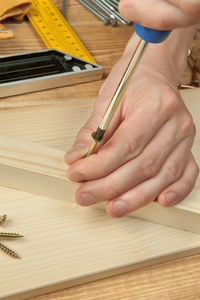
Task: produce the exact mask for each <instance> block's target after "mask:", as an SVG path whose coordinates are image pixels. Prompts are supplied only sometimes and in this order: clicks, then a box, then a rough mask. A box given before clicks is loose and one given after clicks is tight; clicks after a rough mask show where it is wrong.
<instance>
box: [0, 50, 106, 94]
mask: <svg viewBox="0 0 200 300" xmlns="http://www.w3.org/2000/svg"><path fill="white" fill-rule="evenodd" d="M102 75H103V68H102V67H101V66H99V65H97V64H94V63H91V62H88V61H86V60H84V59H80V58H78V57H75V56H73V55H70V54H67V53H66V52H62V51H59V50H56V49H45V50H40V51H34V52H25V53H18V54H11V55H2V56H0V98H2V97H7V96H11V95H19V94H25V93H27V92H33V91H38V90H39V91H41V90H44V89H49V88H50V89H51V88H56V87H60V86H67V85H72V84H77V83H82V82H87V81H90V80H99V79H101V78H102Z"/></svg>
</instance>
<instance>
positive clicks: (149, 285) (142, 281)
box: [0, 0, 200, 300]
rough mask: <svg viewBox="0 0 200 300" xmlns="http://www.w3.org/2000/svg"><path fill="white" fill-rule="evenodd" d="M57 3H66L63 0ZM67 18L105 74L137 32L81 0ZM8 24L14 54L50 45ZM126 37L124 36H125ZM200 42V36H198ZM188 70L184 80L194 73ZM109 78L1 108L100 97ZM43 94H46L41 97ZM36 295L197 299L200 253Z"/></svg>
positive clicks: (12, 100)
mask: <svg viewBox="0 0 200 300" xmlns="http://www.w3.org/2000/svg"><path fill="white" fill-rule="evenodd" d="M55 3H56V4H57V6H58V7H59V8H60V7H61V1H59V0H56V1H55ZM66 12H67V19H68V21H69V22H70V24H71V25H72V27H73V28H74V29H75V31H76V32H77V34H78V35H79V37H80V38H81V40H82V41H83V43H84V44H85V46H86V47H87V49H88V50H89V51H90V53H91V54H92V55H93V57H94V58H95V59H96V60H97V62H98V64H100V65H102V66H104V67H105V73H104V78H105V77H106V76H107V75H108V74H109V72H110V70H111V68H112V66H113V65H114V63H115V62H117V60H118V59H119V57H120V55H121V54H122V51H123V49H124V46H125V45H126V43H127V41H128V39H129V37H130V36H131V34H132V27H126V26H118V27H116V28H113V27H111V26H104V25H103V23H102V22H101V21H99V20H98V19H97V18H96V17H95V16H93V15H92V14H91V13H90V12H88V11H87V10H86V9H85V8H84V7H82V6H81V5H80V4H79V3H78V2H77V1H76V0H68V1H67V8H66ZM6 25H7V27H8V28H11V29H12V30H14V32H15V38H13V39H10V40H6V41H2V42H1V46H0V54H10V53H16V52H23V51H31V50H36V49H40V48H45V46H44V44H43V42H42V41H41V40H40V38H39V37H38V35H37V34H36V33H35V32H34V30H33V28H32V26H31V25H30V24H29V23H28V22H23V23H17V22H15V21H12V20H9V21H7V22H6ZM119 37H120V39H119ZM195 43H199V45H200V42H199V41H195ZM189 76H190V74H189V73H188V72H186V73H185V74H184V76H183V80H186V81H187V79H188V78H189ZM102 82H103V81H98V82H91V83H87V84H82V85H76V86H71V87H68V88H65V87H63V88H59V89H56V90H51V91H43V92H40V93H32V94H26V95H21V96H17V97H9V98H6V99H2V100H1V102H0V109H4V108H5V107H7V108H8V107H9V108H11V107H16V106H19V107H21V106H23V107H24V106H27V107H30V106H31V105H39V103H40V104H41V105H42V104H48V105H51V104H53V103H55V99H56V101H58V102H63V101H67V99H68V98H70V99H71V98H75V97H76V98H77V94H78V97H79V98H80V99H82V100H83V101H84V99H86V98H95V97H97V94H98V90H99V88H100V86H101V84H102ZM39 95H40V97H38V96H39ZM34 299H38V300H39V299H40V300H43V299H46V300H47V299H54V300H55V299H59V300H60V299H68V300H79V299H81V300H93V299H95V300H100V299H106V300H107V299H109V300H112V299H113V300H117V299H123V300H125V299H135V300H137V299H138V300H143V299H148V300H151V299H162V300H165V299H166V300H167V299H169V300H173V299H174V300H179V299H180V300H183V299H184V300H186V299H188V300H193V299H195V300H197V299H200V255H195V256H192V257H188V258H184V259H180V260H177V261H173V262H171V263H166V264H162V265H157V266H154V267H151V268H147V269H142V270H138V271H134V272H130V273H125V274H122V275H119V276H115V277H110V278H107V279H103V280H98V281H95V282H92V283H88V284H84V285H81V286H77V287H73V288H69V289H66V290H62V291H58V292H56V293H52V294H48V295H44V296H40V297H36V298H34Z"/></svg>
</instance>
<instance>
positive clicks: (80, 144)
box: [65, 101, 121, 165]
mask: <svg viewBox="0 0 200 300" xmlns="http://www.w3.org/2000/svg"><path fill="white" fill-rule="evenodd" d="M102 104H103V105H102ZM107 105H108V101H105V102H104V103H101V105H96V106H95V108H94V111H93V113H92V115H91V117H90V118H89V119H88V121H87V122H86V123H85V125H84V126H83V127H82V128H81V129H80V131H79V133H78V134H77V136H76V139H75V142H74V144H73V146H72V148H71V149H70V150H69V151H68V152H67V153H66V154H65V161H66V162H67V164H69V165H71V164H73V163H74V162H76V161H77V160H79V159H81V158H84V157H85V156H86V154H87V152H88V150H89V149H90V146H91V144H92V142H93V139H92V133H93V132H95V131H96V130H97V128H98V126H99V124H100V122H101V120H102V117H103V115H104V113H105V110H106V108H107ZM120 115H121V109H120V108H119V107H118V109H117V111H116V113H115V115H114V117H113V119H112V122H111V124H110V125H109V128H108V130H106V134H105V136H104V140H103V142H101V143H98V144H97V145H96V147H95V149H94V152H97V151H98V150H99V148H100V147H102V146H103V145H104V144H105V143H106V141H107V140H108V139H109V138H110V137H111V136H112V135H113V133H114V132H115V130H116V129H117V128H118V126H119V124H120V120H121V118H120Z"/></svg>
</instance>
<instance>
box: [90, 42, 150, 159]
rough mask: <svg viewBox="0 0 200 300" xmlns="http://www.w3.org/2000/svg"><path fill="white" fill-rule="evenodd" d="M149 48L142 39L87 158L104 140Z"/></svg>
mask: <svg viewBox="0 0 200 300" xmlns="http://www.w3.org/2000/svg"><path fill="white" fill-rule="evenodd" d="M147 46H148V42H146V41H144V40H143V39H140V41H139V43H138V45H137V47H136V49H135V51H134V53H133V55H132V57H131V60H130V62H129V64H128V67H127V68H126V71H125V72H124V75H123V76H122V78H121V80H120V82H119V85H118V87H117V89H116V91H115V93H114V95H113V97H112V99H111V101H110V104H109V105H108V107H107V109H106V112H105V114H104V116H103V118H102V121H101V123H100V125H99V127H98V128H97V130H96V132H94V133H93V134H92V137H93V143H92V145H91V147H90V149H89V151H88V153H87V155H86V156H90V155H91V154H92V152H93V150H94V148H95V145H96V143H97V142H101V141H102V140H103V136H104V134H105V132H106V130H107V128H108V126H109V124H110V122H111V120H112V118H113V115H114V113H115V111H116V109H117V107H118V105H119V103H120V100H121V99H122V97H123V95H124V93H125V90H126V88H127V86H128V83H129V81H130V79H131V78H132V75H133V74H134V72H135V70H136V68H137V66H138V64H139V62H140V60H141V58H142V56H143V54H144V52H145V50H146V48H147Z"/></svg>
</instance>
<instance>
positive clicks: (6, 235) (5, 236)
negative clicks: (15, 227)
mask: <svg viewBox="0 0 200 300" xmlns="http://www.w3.org/2000/svg"><path fill="white" fill-rule="evenodd" d="M6 218H7V215H3V216H0V220H1V221H2V220H3V222H2V223H1V224H0V225H2V224H3V223H4V222H5V220H6ZM22 237H23V235H21V234H18V233H13V232H0V240H13V239H18V238H22ZM0 250H1V251H3V252H4V253H6V254H8V255H9V256H11V257H13V258H20V257H19V255H18V254H17V253H16V252H14V251H13V250H12V249H10V248H8V247H6V246H5V245H3V244H2V243H0Z"/></svg>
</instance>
